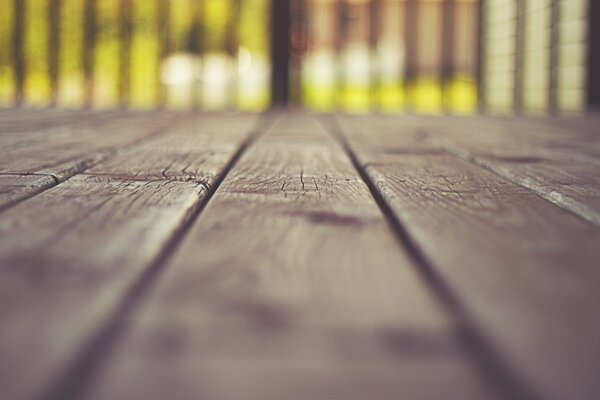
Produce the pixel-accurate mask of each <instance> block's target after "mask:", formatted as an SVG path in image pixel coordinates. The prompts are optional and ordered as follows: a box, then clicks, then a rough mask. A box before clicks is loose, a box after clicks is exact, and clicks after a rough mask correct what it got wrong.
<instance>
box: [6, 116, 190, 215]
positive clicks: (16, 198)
mask: <svg viewBox="0 0 600 400" xmlns="http://www.w3.org/2000/svg"><path fill="white" fill-rule="evenodd" d="M102 116H103V119H102V120H94V121H92V123H94V122H103V121H104V120H108V119H109V118H110V117H112V116H114V113H104V114H103V115H102ZM117 117H118V118H127V117H128V115H127V114H117ZM192 117H193V116H192V115H187V116H186V118H184V121H185V120H187V119H190V118H192ZM184 121H180V122H178V124H183V123H184ZM70 122H71V123H68V124H66V125H71V126H72V127H73V128H77V127H79V126H80V125H81V126H82V127H85V124H83V123H81V122H79V121H70ZM134 122H135V121H134ZM168 127H169V126H168V125H165V124H162V123H161V124H159V126H158V128H154V127H153V128H151V129H149V131H148V132H147V133H145V134H142V135H141V137H138V138H137V139H134V140H132V141H130V142H126V143H125V144H124V145H122V146H121V147H119V146H118V145H113V146H110V145H109V146H107V147H100V148H96V149H92V150H91V151H90V152H89V153H87V154H86V155H80V156H75V158H73V159H65V160H60V161H59V164H57V166H61V167H63V166H66V165H68V164H73V165H72V166H71V167H68V168H65V169H63V170H61V171H60V172H59V173H50V172H18V171H15V172H12V171H9V172H2V173H0V178H2V177H3V176H4V177H9V178H10V177H14V178H13V179H18V178H24V179H26V180H27V178H29V177H38V180H39V182H31V184H30V185H34V186H30V187H31V190H30V191H29V192H28V193H23V192H20V193H19V192H17V193H10V195H9V196H8V199H6V200H5V201H3V202H0V213H1V212H3V211H5V210H7V209H9V208H11V207H13V206H15V205H17V204H19V203H21V202H22V201H25V200H27V199H31V198H32V197H35V196H37V195H39V194H41V193H43V192H45V191H46V190H48V189H51V188H53V187H55V186H57V185H59V184H61V183H63V182H66V181H67V180H69V179H71V178H72V177H74V176H76V175H79V174H82V173H84V172H85V171H87V170H88V169H90V168H93V167H94V166H96V165H98V164H99V163H101V162H104V161H106V160H108V159H110V158H111V157H113V156H115V155H117V154H119V153H120V152H122V151H124V150H126V149H128V148H131V147H133V146H136V145H139V144H140V143H143V142H144V141H146V140H150V139H152V138H154V137H156V136H159V135H161V134H164V133H165V132H166V131H167V128H168ZM50 168H51V167H50ZM42 169H49V168H42ZM44 178H47V179H44ZM25 183H27V182H25Z"/></svg>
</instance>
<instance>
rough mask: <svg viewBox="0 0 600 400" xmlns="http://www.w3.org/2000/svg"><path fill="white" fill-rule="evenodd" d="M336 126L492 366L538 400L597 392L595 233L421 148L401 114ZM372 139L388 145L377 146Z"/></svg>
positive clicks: (528, 195) (415, 127) (599, 328)
mask: <svg viewBox="0 0 600 400" xmlns="http://www.w3.org/2000/svg"><path fill="white" fill-rule="evenodd" d="M338 121H339V122H340V123H341V127H342V130H343V131H344V132H345V136H346V137H347V139H348V140H349V143H350V146H351V148H352V149H353V150H354V152H355V153H356V154H357V157H358V159H359V163H360V164H361V165H362V166H363V168H364V169H365V171H366V173H367V174H368V176H369V177H370V179H371V180H372V182H373V183H374V185H375V186H376V187H377V190H378V191H379V193H381V195H382V196H383V198H384V199H385V201H386V202H387V203H388V204H389V205H390V207H391V208H392V210H393V211H394V213H395V214H396V215H397V217H398V218H399V220H400V221H401V222H402V224H403V226H404V228H405V229H406V231H407V232H408V234H409V235H410V237H411V240H413V241H414V243H415V245H416V246H417V247H418V248H419V249H421V250H422V252H423V253H424V254H425V255H426V258H427V261H428V262H430V263H431V264H432V266H433V268H434V271H435V273H436V274H437V275H438V276H439V277H440V279H441V280H442V281H443V282H444V284H445V285H446V286H447V288H448V289H449V291H450V292H451V293H452V295H453V296H454V298H456V299H457V300H458V302H459V304H461V305H462V307H463V308H464V312H465V313H466V314H467V315H468V318H469V319H470V320H471V321H474V323H475V324H476V325H477V326H478V327H479V329H480V332H481V334H482V335H484V337H485V338H486V340H488V341H489V342H490V343H492V344H493V346H494V347H495V350H496V351H495V353H496V354H497V355H500V357H501V359H500V360H498V361H500V362H501V363H502V364H503V365H507V366H509V367H510V368H512V370H513V372H515V373H517V374H519V375H520V376H522V377H523V378H524V379H525V381H526V382H528V383H529V384H530V385H531V387H532V388H534V390H535V391H536V392H538V393H539V394H540V398H544V399H556V400H569V399H590V400H591V399H595V398H597V394H598V392H599V391H600V385H599V383H598V379H597V371H598V370H600V361H599V360H600V346H597V345H595V343H597V341H598V337H600V313H598V311H597V304H598V301H599V300H600V292H599V291H598V285H599V284H600V269H598V265H600V245H599V244H600V231H599V229H598V228H597V227H594V226H592V225H590V224H588V223H586V222H584V221H582V220H581V219H579V218H577V217H576V216H574V215H572V214H570V213H568V212H565V211H564V210H562V209H561V208H559V207H556V206H555V205H553V204H551V203H549V202H547V201H545V200H544V199H542V198H540V197H539V196H537V195H535V194H534V193H532V192H531V191H529V190H527V189H525V188H524V187H522V186H519V185H516V184H514V183H511V182H509V181H507V180H505V179H503V178H501V177H499V176H497V175H496V174H492V173H490V172H488V171H486V170H483V169H480V168H478V167H477V166H475V165H473V164H471V163H467V162H465V161H463V160H461V159H458V158H455V157H453V156H451V155H449V154H447V153H444V151H440V147H435V146H431V148H430V150H429V152H427V150H426V149H427V146H428V145H427V143H426V142H427V140H429V139H430V138H431V135H432V134H431V133H430V132H429V131H423V130H422V129H423V125H419V121H417V120H416V119H413V120H412V121H411V120H410V119H408V122H407V124H406V126H405V124H404V121H405V119H400V118H399V119H396V121H395V122H393V121H392V118H388V120H387V122H386V124H387V125H386V126H388V127H391V126H392V125H391V124H393V126H394V127H395V128H394V130H393V132H392V131H390V130H389V129H387V130H386V129H380V128H376V129H373V125H374V122H373V121H372V120H371V119H370V118H364V119H362V121H361V119H360V118H350V117H346V118H344V117H341V118H339V119H338ZM421 122H423V121H421ZM450 122H451V121H450V120H449V119H448V120H446V122H445V123H446V124H450ZM366 127H369V128H370V129H369V130H368V131H367V130H366ZM439 129H440V135H441V134H442V132H441V131H442V128H441V127H440V128H439ZM386 131H387V132H386ZM451 131H452V129H448V132H451ZM488 132H489V136H491V137H492V138H493V137H496V139H497V140H499V138H498V137H497V136H495V134H494V133H493V131H491V130H486V131H482V132H479V134H480V135H481V136H483V137H487V136H488ZM516 134H517V133H516V132H515V135H516ZM473 137H474V136H473ZM465 140H466V139H465ZM483 140H487V139H483ZM507 140H509V139H508V138H507ZM372 141H374V143H375V144H374V145H372V144H371V142H372ZM382 142H386V143H387V146H388V147H387V149H388V151H382V150H381V148H380V147H379V146H378V145H377V143H382ZM441 143H445V142H439V141H438V144H441ZM476 143H477V142H476ZM461 144H462V142H461ZM480 145H481V143H480V142H479V143H477V146H480ZM442 147H443V146H442ZM478 148H479V147H478ZM480 148H481V149H485V146H482V147H480ZM389 149H393V151H389ZM497 150H498V149H497V148H495V147H491V148H487V149H486V151H488V152H494V151H497ZM544 151H545V150H544ZM425 154H427V156H425ZM560 168H561V165H557V167H556V168H555V171H560V170H561V169H560ZM568 173H569V171H568V170H567V171H565V174H568ZM554 177H555V178H557V179H558V178H559V177H560V176H559V175H554ZM582 179H584V178H582ZM595 182H596V181H592V182H590V183H589V185H590V187H594V186H595V185H596V183H595ZM557 190H558V189H557ZM594 190H596V189H594Z"/></svg>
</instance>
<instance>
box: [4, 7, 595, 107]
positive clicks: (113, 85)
mask: <svg viewBox="0 0 600 400" xmlns="http://www.w3.org/2000/svg"><path fill="white" fill-rule="evenodd" d="M0 2H1V7H0V106H2V107H13V106H15V105H17V106H28V107H54V106H56V107H64V108H80V107H94V108H115V107H126V108H133V109H152V108H176V109H191V108H197V109H205V110H220V109H240V110H251V111H260V110H264V109H266V108H268V107H269V106H270V105H271V104H272V103H274V102H275V103H277V102H282V101H283V102H285V103H291V104H295V105H298V106H303V107H306V108H308V109H312V110H318V111H345V112H359V113H362V112H390V113H402V112H411V113H426V114H437V113H445V114H448V113H450V114H469V113H474V112H480V111H485V112H489V113H499V114H502V113H504V114H506V113H528V114H546V113H567V114H568V113H581V112H583V111H585V110H587V109H588V108H590V107H592V106H593V105H594V102H595V101H597V100H594V96H593V93H592V92H595V93H597V84H596V83H594V80H595V79H596V78H595V77H594V76H592V74H591V72H592V71H593V70H594V65H595V64H594V63H596V64H597V60H596V59H595V58H597V57H595V58H594V57H592V56H590V54H594V52H593V51H592V43H597V42H598V41H597V40H596V41H594V40H592V36H593V32H592V30H593V29H595V31H597V30H598V29H597V28H593V27H594V24H592V23H591V21H592V20H595V21H597V17H594V18H592V16H593V15H597V14H598V12H597V11H593V10H592V9H596V8H598V4H597V3H598V1H596V2H595V3H596V5H594V1H593V0H487V1H483V0H482V1H477V0H0ZM278 21H279V23H278ZM599 22H600V21H599ZM595 25H598V24H595ZM592 28H593V29H592ZM596 35H597V34H596ZM282 38H283V39H284V40H285V43H284V44H283V45H281V44H280V45H279V48H278V50H277V51H275V49H274V47H273V46H274V45H275V43H276V42H277V39H280V40H281V39H282ZM282 66H283V67H282ZM282 68H285V69H286V71H284V72H282V73H279V74H278V73H277V71H276V70H277V69H282ZM282 79H283V81H282ZM277 81H279V83H277ZM281 82H285V85H286V86H287V87H286V88H285V90H284V92H285V93H284V97H285V99H284V100H282V99H281V98H279V97H278V96H277V95H274V94H273V93H274V90H276V89H274V87H275V86H277V85H280V86H281V85H282V83H281ZM594 87H595V88H596V89H593V88H594Z"/></svg>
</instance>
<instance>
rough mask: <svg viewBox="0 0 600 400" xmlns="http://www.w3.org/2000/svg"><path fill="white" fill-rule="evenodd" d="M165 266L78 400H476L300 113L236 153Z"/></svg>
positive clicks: (345, 164)
mask: <svg viewBox="0 0 600 400" xmlns="http://www.w3.org/2000/svg"><path fill="white" fill-rule="evenodd" d="M167 267H168V268H166V269H165V272H164V275H163V276H162V277H161V279H160V280H159V281H158V283H157V285H156V287H155V288H154V289H153V290H152V291H151V292H149V295H148V298H147V299H146V300H145V301H144V302H143V303H142V304H141V305H140V309H139V310H137V311H136V313H135V314H134V315H133V316H132V317H131V327H130V329H129V330H128V331H127V333H126V335H125V336H124V337H123V338H122V340H120V341H119V343H118V345H117V347H116V348H115V349H114V351H113V352H112V354H111V356H110V357H108V359H107V361H106V364H105V366H104V368H103V369H102V370H101V373H100V375H99V378H98V380H97V381H95V382H94V383H93V384H92V386H91V388H90V392H88V396H86V397H85V398H88V399H123V398H144V399H164V398H177V399H190V400H191V399H199V398H206V399H213V400H226V399H227V400H234V399H242V398H243V399H256V400H259V399H261V400H262V399H277V398H280V399H307V400H308V399H311V400H318V399H367V398H369V399H398V398H412V399H448V398H456V399H459V398H460V399H485V398H489V397H490V395H489V393H488V389H487V387H486V386H485V384H484V383H483V382H482V381H481V379H480V376H479V373H478V371H477V370H476V367H475V366H474V365H472V364H471V362H470V360H469V359H467V358H466V356H465V353H464V351H463V349H462V347H461V345H460V344H459V343H458V341H457V338H456V336H455V331H454V325H453V322H452V321H450V320H449V319H448V318H447V317H446V315H445V314H444V311H443V310H442V309H441V308H440V307H439V306H438V304H437V303H436V301H435V300H434V299H433V297H432V296H431V295H430V293H429V291H428V289H427V287H426V286H425V285H424V283H423V282H422V280H421V278H420V276H419V275H418V274H417V273H416V272H415V269H414V265H412V263H411V261H410V259H409V258H408V257H407V255H406V254H405V253H404V251H403V250H402V247H401V246H399V245H398V243H397V241H396V239H395V237H394V235H393V233H392V232H391V231H390V229H389V227H388V225H387V223H386V221H385V218H384V216H383V215H382V214H381V212H380V210H379V209H378V207H377V205H376V203H375V201H374V200H373V199H372V197H371V195H370V192H369V190H368V188H367V186H366V185H365V184H364V183H363V182H362V180H361V179H360V177H359V176H358V174H357V172H356V171H355V170H354V168H353V167H352V164H351V163H350V161H349V159H348V157H347V156H346V155H345V154H344V152H343V151H342V149H341V148H339V147H338V146H337V145H336V144H335V143H334V142H333V141H332V140H331V139H330V138H329V137H328V136H327V134H326V133H325V131H323V129H322V128H321V127H320V126H319V125H318V124H316V123H315V121H314V120H312V119H310V118H309V117H307V116H306V115H303V114H300V115H294V114H291V115H289V114H288V115H286V116H284V117H283V118H282V119H281V120H279V121H278V122H277V123H276V124H275V126H274V127H273V128H272V129H271V130H270V131H269V132H268V134H267V135H266V136H264V137H262V138H261V139H260V140H259V141H258V142H257V143H255V144H254V145H253V146H252V147H251V148H250V149H249V151H248V152H247V153H246V155H245V156H244V157H242V158H241V160H240V162H239V163H238V164H237V165H236V166H235V167H234V168H233V169H232V171H231V172H230V173H229V174H228V176H227V177H226V178H225V180H224V182H223V183H222V185H221V186H220V187H219V188H218V190H217V192H216V194H215V196H214V197H213V198H212V199H211V201H210V203H209V204H208V206H207V207H206V208H205V209H204V210H203V212H202V214H200V216H199V218H198V220H197V221H196V222H195V224H194V225H193V227H192V228H191V230H190V232H189V234H188V235H186V237H185V238H184V240H183V241H182V243H181V246H180V248H179V249H178V251H177V252H176V253H175V255H174V258H173V259H172V260H171V262H169V264H168V265H167ZM432 382H435V384H432Z"/></svg>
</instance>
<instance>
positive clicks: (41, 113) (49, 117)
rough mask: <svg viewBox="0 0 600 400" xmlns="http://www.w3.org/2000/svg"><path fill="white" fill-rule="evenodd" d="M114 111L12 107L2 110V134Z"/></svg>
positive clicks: (92, 118)
mask: <svg viewBox="0 0 600 400" xmlns="http://www.w3.org/2000/svg"><path fill="white" fill-rule="evenodd" d="M115 113H116V112H114V111H93V110H59V109H41V110H40V109H11V110H2V111H1V112H0V135H4V134H7V133H25V132H31V131H32V130H45V129H49V128H56V127H59V126H64V125H69V124H72V123H77V122H79V121H81V120H87V121H91V120H94V119H99V118H104V117H106V116H109V115H114V114H115Z"/></svg>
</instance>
